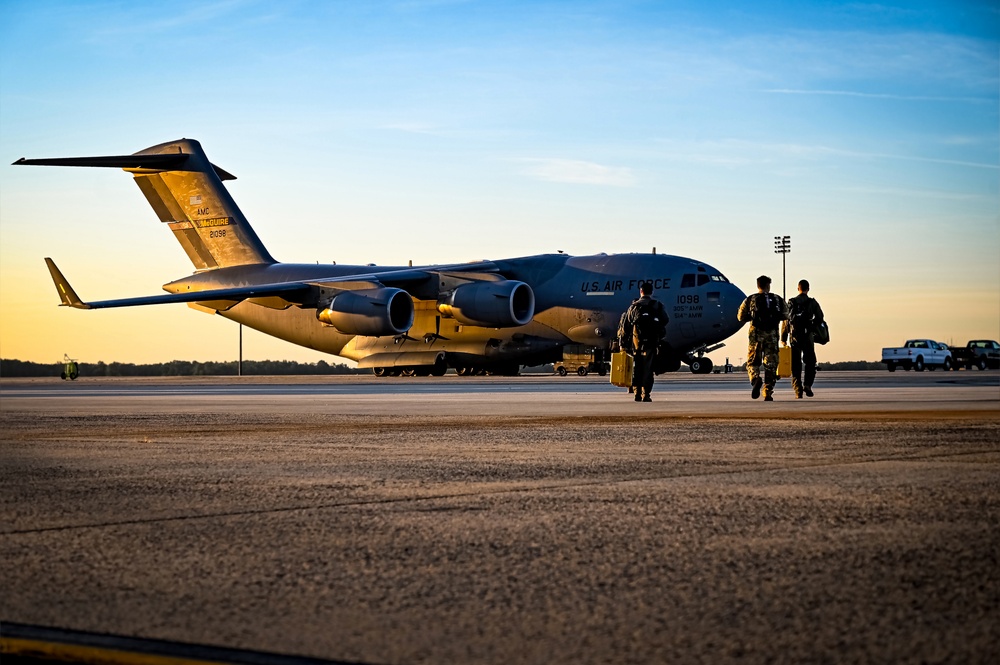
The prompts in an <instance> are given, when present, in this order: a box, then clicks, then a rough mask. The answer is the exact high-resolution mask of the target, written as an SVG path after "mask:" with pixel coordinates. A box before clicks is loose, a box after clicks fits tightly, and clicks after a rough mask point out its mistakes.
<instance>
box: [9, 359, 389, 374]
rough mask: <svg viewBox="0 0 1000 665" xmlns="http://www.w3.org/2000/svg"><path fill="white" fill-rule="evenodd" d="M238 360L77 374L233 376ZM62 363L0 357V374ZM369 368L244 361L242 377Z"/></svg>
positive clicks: (88, 369) (102, 366)
mask: <svg viewBox="0 0 1000 665" xmlns="http://www.w3.org/2000/svg"><path fill="white" fill-rule="evenodd" d="M238 365H239V363H237V362H236V361H235V360H234V361H232V362H203V363H202V362H197V361H192V360H171V361H170V362H168V363H152V364H149V365H136V364H134V363H105V362H104V361H98V362H96V363H77V370H78V371H79V373H80V376H236V375H237V374H238V373H239V367H238ZM63 367H64V365H63V363H33V362H27V361H24V360H8V359H2V360H0V376H5V377H34V376H59V375H60V374H61V373H62V371H63ZM368 372H370V370H361V369H357V368H355V367H349V366H347V365H345V364H344V363H336V364H330V363H328V362H326V361H325V360H320V361H318V362H315V363H299V362H294V361H291V360H244V361H243V374H244V376H247V375H249V376H272V375H301V374H360V373H368Z"/></svg>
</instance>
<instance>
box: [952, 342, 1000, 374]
mask: <svg viewBox="0 0 1000 665" xmlns="http://www.w3.org/2000/svg"><path fill="white" fill-rule="evenodd" d="M949 350H950V351H951V360H952V367H953V368H954V369H960V368H962V367H964V368H966V369H972V368H973V367H978V368H979V369H987V368H989V369H1000V343H997V342H996V341H995V340H992V339H974V340H970V341H969V343H968V344H966V345H965V346H952V347H949Z"/></svg>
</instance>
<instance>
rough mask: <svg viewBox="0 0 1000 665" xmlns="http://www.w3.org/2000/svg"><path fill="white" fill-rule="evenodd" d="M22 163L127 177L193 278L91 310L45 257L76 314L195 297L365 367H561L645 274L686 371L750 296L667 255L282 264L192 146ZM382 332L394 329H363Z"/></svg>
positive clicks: (602, 330)
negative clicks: (116, 171) (570, 349)
mask: <svg viewBox="0 0 1000 665" xmlns="http://www.w3.org/2000/svg"><path fill="white" fill-rule="evenodd" d="M15 164H16V165H52V166H96V167H113V168H122V169H124V170H125V171H127V172H129V173H131V174H132V175H133V176H134V178H135V180H136V183H137V184H138V185H139V188H140V190H141V191H142V193H143V194H144V195H145V196H146V198H147V200H148V201H149V203H150V205H151V206H152V207H153V209H154V211H155V212H156V214H157V216H158V217H159V219H160V221H161V222H163V223H164V224H166V225H167V226H168V228H169V229H170V230H171V231H172V232H173V233H174V236H175V238H176V239H177V241H178V242H179V243H180V245H181V247H182V248H183V249H184V251H185V253H186V254H187V256H188V258H189V259H190V260H191V262H192V264H193V265H194V267H195V269H196V270H197V272H195V273H194V274H193V275H190V276H188V277H185V278H182V279H179V280H175V281H173V282H169V283H167V284H165V285H164V290H165V291H167V292H168V294H166V295H158V296H145V297H139V298H127V299H120V300H105V301H94V302H85V301H83V300H81V299H80V298H79V297H78V296H77V295H76V293H75V292H74V291H73V289H72V287H70V285H69V283H68V281H66V280H65V278H64V277H63V276H62V274H61V273H60V272H59V270H58V268H56V266H55V263H54V262H52V261H51V260H50V259H47V263H48V265H49V270H50V272H51V273H52V277H53V280H54V281H55V283H56V288H57V290H58V291H59V294H60V299H61V300H62V304H63V305H68V306H72V307H77V308H80V309H101V308H107V307H127V306H137V305H151V304H163V303H172V302H185V303H188V304H189V305H191V306H192V307H194V308H196V309H198V310H200V311H205V312H209V313H213V314H218V315H220V316H223V317H225V318H227V319H231V320H233V321H237V322H239V323H241V324H244V325H246V326H248V327H251V328H254V329H256V330H259V331H261V332H263V333H266V334H268V335H273V336H275V337H278V338H280V339H284V340H286V341H289V342H291V343H293V344H298V345H301V346H305V347H308V348H312V349H316V350H317V351H322V352H325V353H330V354H334V355H338V356H342V357H345V358H350V359H351V360H355V361H357V362H358V363H359V365H360V366H362V367H426V366H435V365H436V366H437V368H438V369H441V368H443V367H444V366H445V365H447V366H451V367H477V368H485V369H489V368H510V367H511V366H513V367H516V366H517V365H537V364H541V363H544V362H553V361H555V360H558V359H560V358H561V354H562V347H563V346H564V345H566V344H584V345H588V346H592V347H595V348H597V349H602V350H606V349H607V348H608V347H609V345H610V343H611V342H612V340H614V337H615V334H616V331H617V327H618V320H619V318H620V316H621V314H622V312H624V311H625V309H627V308H628V306H629V304H630V303H631V302H632V300H633V299H634V298H635V297H637V295H638V288H639V284H640V283H641V282H642V281H645V280H649V281H652V282H653V284H654V287H655V294H654V295H655V297H656V298H657V299H659V300H661V301H662V302H663V304H664V306H665V307H666V309H667V313H668V314H669V315H670V325H669V326H668V327H667V337H666V346H665V347H664V349H663V351H664V353H663V354H662V355H663V357H664V359H665V362H664V363H663V364H661V368H666V369H673V368H676V366H677V364H678V363H679V362H680V361H685V362H687V361H689V360H690V359H691V358H692V354H697V353H698V352H699V351H704V350H705V349H706V348H710V347H711V346H712V345H717V344H719V343H720V342H721V341H722V340H724V339H726V338H727V337H729V336H730V335H732V334H733V333H735V332H736V331H738V330H739V329H740V327H741V326H742V325H743V324H741V323H740V322H738V321H737V320H736V311H737V309H738V308H739V306H740V303H741V302H742V301H743V299H744V298H745V294H744V293H743V292H742V291H741V290H740V289H739V288H738V287H737V286H735V285H734V284H731V283H730V282H729V281H728V280H727V279H726V278H725V277H724V276H723V275H722V273H721V272H719V271H718V270H716V269H715V268H713V267H712V266H709V265H707V264H705V263H702V262H699V261H696V260H694V259H688V258H684V257H680V256H672V255H667V254H611V255H608V254H597V255H593V256H569V255H566V254H562V253H559V254H543V255H538V256H527V257H518V258H511V259H504V260H496V261H479V262H474V263H466V264H454V265H431V266H415V267H413V266H405V267H401V266H389V267H380V266H350V265H321V264H292V263H279V262H277V261H275V260H274V259H273V258H272V257H271V255H270V254H269V253H268V252H267V250H266V249H265V247H264V245H263V243H262V242H261V241H260V239H259V238H258V236H257V234H256V233H255V231H254V230H253V228H252V227H251V226H250V223H249V222H248V221H247V220H246V218H245V217H244V216H243V214H242V212H241V211H240V210H239V208H238V207H237V205H236V203H235V201H234V200H233V199H232V197H231V196H230V194H229V192H228V191H227V190H226V188H225V186H224V185H223V184H222V181H223V180H230V179H234V177H233V176H232V175H230V174H229V173H227V172H226V171H223V170H222V169H220V168H218V167H216V166H214V165H213V164H211V163H210V162H209V161H208V158H207V156H206V155H205V153H204V151H203V150H202V148H201V145H200V144H199V143H198V142H197V141H194V140H190V139H181V140H178V141H172V142H168V143H164V144H160V145H158V146H153V147H151V148H147V149H145V150H142V151H140V152H138V153H135V154H133V155H125V156H112V157H82V158H56V159H37V160H26V159H20V160H18V161H17V162H15ZM345 294H346V295H345ZM411 301H412V310H411V308H410V302H411ZM345 303H346V304H345ZM411 317H412V318H411ZM324 321H327V323H324ZM330 321H334V322H336V325H331V324H330V323H329V322H330ZM411 321H412V323H410V322H411ZM469 321H474V322H477V323H479V325H474V324H470V323H469ZM484 322H488V323H491V324H496V325H488V324H484ZM374 329H378V330H379V331H380V332H382V333H384V332H390V333H391V334H358V331H359V330H364V331H365V332H371V331H372V330H374Z"/></svg>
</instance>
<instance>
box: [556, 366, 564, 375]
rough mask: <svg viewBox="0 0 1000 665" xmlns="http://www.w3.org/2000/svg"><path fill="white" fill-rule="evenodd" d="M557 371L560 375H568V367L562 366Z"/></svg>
mask: <svg viewBox="0 0 1000 665" xmlns="http://www.w3.org/2000/svg"><path fill="white" fill-rule="evenodd" d="M556 373H557V374H558V375H559V376H566V368H565V367H560V368H559V369H557V370H556Z"/></svg>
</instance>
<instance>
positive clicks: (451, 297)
mask: <svg viewBox="0 0 1000 665" xmlns="http://www.w3.org/2000/svg"><path fill="white" fill-rule="evenodd" d="M438 311H439V312H441V314H443V315H445V316H450V317H451V318H453V319H455V320H456V321H458V322H459V323H462V324H464V325H469V326H482V327H484V328H512V327H515V326H523V325H525V324H527V323H530V322H531V317H533V316H534V315H535V293H534V291H532V290H531V287H530V286H528V285H527V284H525V283H524V282H518V281H515V280H504V281H502V282H472V283H471V284H463V285H461V286H459V287H457V288H456V289H455V290H454V291H452V292H451V293H447V294H445V295H444V297H443V298H441V299H439V300H438Z"/></svg>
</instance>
